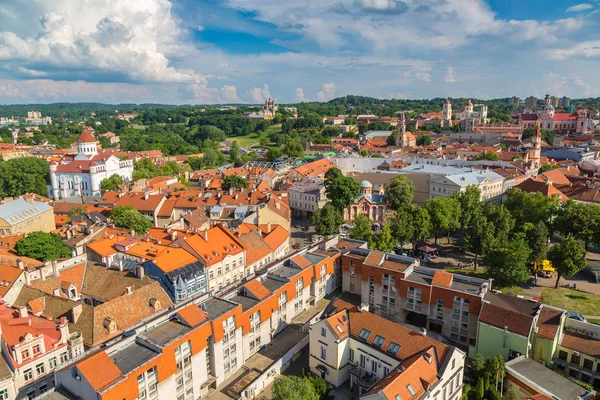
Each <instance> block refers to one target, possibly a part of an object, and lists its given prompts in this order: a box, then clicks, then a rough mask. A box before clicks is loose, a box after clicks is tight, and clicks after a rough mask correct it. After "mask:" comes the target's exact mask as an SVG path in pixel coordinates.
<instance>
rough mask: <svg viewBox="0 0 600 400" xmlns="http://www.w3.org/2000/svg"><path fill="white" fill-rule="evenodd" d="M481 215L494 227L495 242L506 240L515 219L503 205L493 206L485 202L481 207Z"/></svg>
mask: <svg viewBox="0 0 600 400" xmlns="http://www.w3.org/2000/svg"><path fill="white" fill-rule="evenodd" d="M483 215H485V217H486V218H487V220H488V222H490V223H491V224H492V226H493V227H494V238H495V240H496V241H497V242H504V241H506V240H508V236H509V234H510V232H512V230H513V229H514V227H515V219H514V218H513V216H512V214H511V213H510V211H508V209H507V208H506V207H504V205H499V206H493V205H490V204H486V205H485V206H484V207H483Z"/></svg>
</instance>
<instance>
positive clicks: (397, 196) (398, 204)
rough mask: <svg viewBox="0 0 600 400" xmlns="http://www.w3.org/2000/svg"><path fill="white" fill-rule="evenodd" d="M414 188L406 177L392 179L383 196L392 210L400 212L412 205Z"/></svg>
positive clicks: (400, 176)
mask: <svg viewBox="0 0 600 400" xmlns="http://www.w3.org/2000/svg"><path fill="white" fill-rule="evenodd" d="M414 195H415V188H414V186H413V184H412V182H411V181H409V180H408V179H407V178H406V176H404V175H398V176H396V177H394V178H393V179H392V180H391V181H390V184H389V186H388V188H387V189H386V192H385V196H386V198H387V200H388V201H389V202H390V205H391V206H392V208H393V209H394V210H400V209H401V208H403V207H407V206H409V205H410V204H412V201H413V197H414Z"/></svg>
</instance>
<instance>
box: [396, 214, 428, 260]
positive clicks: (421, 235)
mask: <svg viewBox="0 0 600 400" xmlns="http://www.w3.org/2000/svg"><path fill="white" fill-rule="evenodd" d="M390 228H391V229H392V234H393V235H394V237H396V238H397V239H398V242H399V243H400V244H405V243H407V242H410V243H411V244H412V245H413V249H414V247H415V245H416V243H417V242H418V241H419V240H423V239H426V238H428V237H429V235H430V234H431V220H430V218H429V214H428V213H427V210H426V209H424V208H423V207H419V206H417V205H416V204H411V205H410V206H408V207H405V208H402V209H401V210H398V211H396V213H395V214H394V215H393V217H392V219H391V222H390Z"/></svg>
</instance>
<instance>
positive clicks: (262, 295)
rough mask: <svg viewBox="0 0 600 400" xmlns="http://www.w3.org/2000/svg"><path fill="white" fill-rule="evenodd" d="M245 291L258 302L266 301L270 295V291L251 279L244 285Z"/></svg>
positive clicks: (256, 280)
mask: <svg viewBox="0 0 600 400" xmlns="http://www.w3.org/2000/svg"><path fill="white" fill-rule="evenodd" d="M244 287H245V288H246V290H247V291H248V292H250V293H252V295H253V296H254V297H256V298H257V299H258V300H259V301H261V300H264V299H266V298H267V297H269V296H270V295H271V291H270V290H269V289H267V288H266V287H265V286H264V285H263V284H262V283H260V281H259V280H258V279H253V280H251V281H250V282H248V283H246V284H245V285H244Z"/></svg>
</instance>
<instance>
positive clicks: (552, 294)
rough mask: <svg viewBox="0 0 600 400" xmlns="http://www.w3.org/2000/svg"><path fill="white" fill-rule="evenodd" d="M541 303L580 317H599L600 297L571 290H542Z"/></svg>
mask: <svg viewBox="0 0 600 400" xmlns="http://www.w3.org/2000/svg"><path fill="white" fill-rule="evenodd" d="M542 303H546V304H549V305H551V306H555V307H559V308H563V309H565V310H569V311H575V312H578V313H580V314H582V315H600V296H599V295H596V294H591V293H586V292H582V291H579V290H573V289H564V288H559V289H551V288H547V289H544V290H542Z"/></svg>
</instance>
